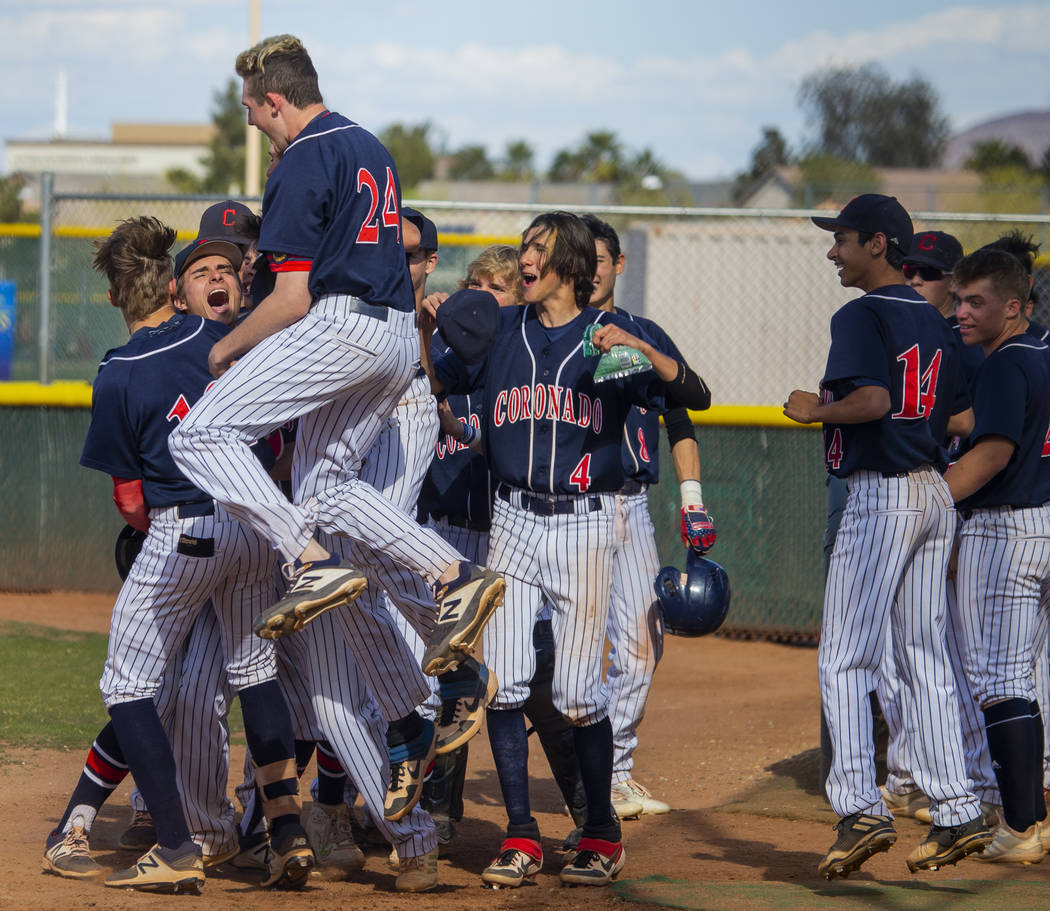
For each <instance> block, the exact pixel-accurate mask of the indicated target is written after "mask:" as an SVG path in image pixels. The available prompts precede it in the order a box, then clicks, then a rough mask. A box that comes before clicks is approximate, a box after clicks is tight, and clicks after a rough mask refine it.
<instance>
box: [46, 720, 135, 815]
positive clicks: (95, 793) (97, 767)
mask: <svg viewBox="0 0 1050 911" xmlns="http://www.w3.org/2000/svg"><path fill="white" fill-rule="evenodd" d="M127 774H128V765H127V763H126V762H125V761H124V754H123V752H121V749H120V744H119V743H117V735H116V733H115V732H114V730H113V723H112V722H107V723H106V726H105V727H104V728H102V730H101V731H99V732H98V736H97V737H96V738H95V742H94V743H92V744H91V749H90V750H88V754H87V760H86V761H85V762H84V770H83V771H82V772H81V773H80V779H79V780H78V781H77V786H76V787H75V788H74V789H73V796H72V797H70V798H69V805H68V806H67V807H66V812H65V813H63V814H62V819H61V820H60V821H59V823H58V826H57V827H56V828H55V831H56V832H68V831H69V830H70V829H71V828H72V827H73V822H72V820H73V817H74V816H79V817H81V818H82V819H83V825H84V831H85V832H90V831H91V824H92V823H93V822H94V821H95V815H96V814H97V813H98V810H99V808H100V807H101V806H102V804H104V803H105V802H106V800H107V799H108V798H109V795H110V794H112V793H113V791H114V789H115V788H116V787H117V785H118V784H120V783H121V782H122V781H123V780H124V779H125V778H126V777H127Z"/></svg>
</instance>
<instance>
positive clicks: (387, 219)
mask: <svg viewBox="0 0 1050 911" xmlns="http://www.w3.org/2000/svg"><path fill="white" fill-rule="evenodd" d="M362 190H367V191H368V194H369V196H370V197H371V203H370V204H369V206H368V215H366V216H365V220H364V221H363V222H361V229H360V230H359V231H358V232H357V242H358V243H359V244H377V243H379V227H380V225H379V215H377V214H376V209H378V208H379V201H380V199H382V201H383V213H382V215H383V225H382V226H383V227H384V228H395V229H396V230H397V237H398V240H400V239H401V213H400V211H398V207H397V184H396V183H394V172H393V171H392V170H390V168H387V169H386V189H384V190H383V193H382V195H380V193H379V185H378V184H377V183H376V179H375V178H374V177H373V176H372V172H371V171H369V170H368V168H359V169H358V171H357V192H358V193H360V192H361V191H362Z"/></svg>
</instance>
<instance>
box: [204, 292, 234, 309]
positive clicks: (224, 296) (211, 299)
mask: <svg viewBox="0 0 1050 911" xmlns="http://www.w3.org/2000/svg"><path fill="white" fill-rule="evenodd" d="M229 305H230V292H229V291H227V290H226V289H225V288H215V289H213V290H212V291H209V292H208V306H209V307H211V308H212V310H225V309H226V308H227V307H228V306H229Z"/></svg>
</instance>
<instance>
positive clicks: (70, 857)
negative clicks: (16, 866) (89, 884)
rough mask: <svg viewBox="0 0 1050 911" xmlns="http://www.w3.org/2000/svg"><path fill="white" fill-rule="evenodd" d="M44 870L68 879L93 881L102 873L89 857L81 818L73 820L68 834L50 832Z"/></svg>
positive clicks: (89, 850)
mask: <svg viewBox="0 0 1050 911" xmlns="http://www.w3.org/2000/svg"><path fill="white" fill-rule="evenodd" d="M44 869H45V870H46V871H48V872H50V873H55V874H57V875H58V876H65V877H66V878H68V879H93V878H94V877H96V876H100V875H101V874H102V873H103V872H104V871H103V869H102V867H100V866H99V865H98V864H97V863H95V860H94V858H92V856H91V847H90V846H89V845H88V835H87V832H86V831H85V830H84V819H83V817H82V816H76V817H74V818H73V825H72V827H71V828H70V830H69V831H68V832H64V833H63V832H58V831H55V832H52V833H51V834H50V835H49V836H48V837H47V849H46V850H45V851H44Z"/></svg>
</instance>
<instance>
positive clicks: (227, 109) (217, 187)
mask: <svg viewBox="0 0 1050 911" xmlns="http://www.w3.org/2000/svg"><path fill="white" fill-rule="evenodd" d="M212 105H213V106H212V112H211V122H212V124H213V125H214V126H215V133H214V134H213V135H212V138H211V141H210V142H209V143H208V152H207V154H206V155H205V156H204V157H203V158H202V159H201V165H202V166H203V168H204V176H203V177H197V176H196V175H195V174H192V173H190V172H189V171H187V170H186V169H185V168H172V169H171V170H170V171H168V172H167V173H165V175H164V179H165V180H166V181H167V182H168V183H169V184H171V185H172V187H174V188H175V190H176V192H179V193H223V194H236V193H239V192H240V191H241V189H242V186H243V184H244V158H245V153H244V142H245V123H246V120H245V113H244V108H243V107H242V106H241V90H240V88H239V86H238V84H237V80H236V79H231V80H230V81H229V82H227V83H226V86H225V88H223V89H217V90H216V91H215V92H213V93H212ZM248 135H249V136H251V140H250V141H252V142H257V143H259V147H260V150H261V152H262V158H261V160H262V161H266V151H267V149H268V147H269V144H270V141H269V140H268V139H267V138H266V137H265V136H264V135H263V134H262V133H260V132H259V131H258V130H254V129H253V130H252V131H251V132H250V133H249V134H248Z"/></svg>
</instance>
